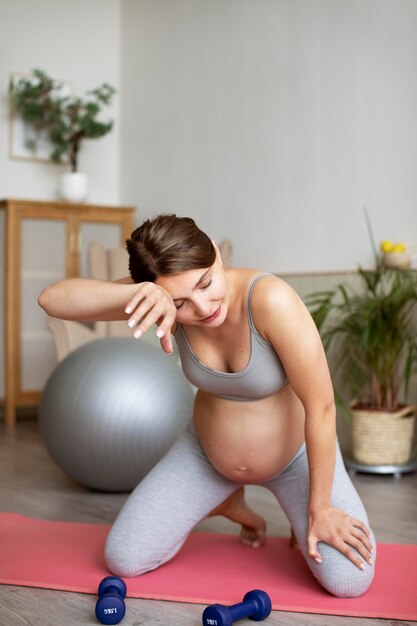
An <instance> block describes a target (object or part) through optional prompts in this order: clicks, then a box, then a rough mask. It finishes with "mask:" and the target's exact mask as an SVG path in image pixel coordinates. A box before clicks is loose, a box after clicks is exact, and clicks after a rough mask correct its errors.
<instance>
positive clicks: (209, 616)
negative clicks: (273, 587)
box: [203, 589, 272, 626]
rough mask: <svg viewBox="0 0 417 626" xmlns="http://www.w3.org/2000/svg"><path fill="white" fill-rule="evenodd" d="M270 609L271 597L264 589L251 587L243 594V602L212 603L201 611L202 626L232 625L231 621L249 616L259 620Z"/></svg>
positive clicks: (263, 617) (255, 620)
mask: <svg viewBox="0 0 417 626" xmlns="http://www.w3.org/2000/svg"><path fill="white" fill-rule="evenodd" d="M271 611H272V604H271V598H270V597H269V596H268V594H267V593H265V591H260V589H253V590H252V591H248V593H247V594H246V595H245V596H244V598H243V602H239V604H233V605H232V606H224V605H223V604H212V605H210V606H208V607H207V608H206V609H205V610H204V613H203V626H232V624H233V622H237V620H239V619H244V618H245V617H249V619H251V620H253V621H254V622H260V621H261V620H263V619H265V617H268V615H269V614H270V612H271Z"/></svg>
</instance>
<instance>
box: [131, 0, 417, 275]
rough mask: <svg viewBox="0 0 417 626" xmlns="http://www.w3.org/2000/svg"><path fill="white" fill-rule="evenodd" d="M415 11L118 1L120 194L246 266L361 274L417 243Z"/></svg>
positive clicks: (391, 5) (305, 0) (216, 0)
mask: <svg viewBox="0 0 417 626" xmlns="http://www.w3.org/2000/svg"><path fill="white" fill-rule="evenodd" d="M416 29H417V2H415V0H296V1H295V0H210V1H206V0H174V1H173V0H122V33H123V37H122V91H123V99H122V122H123V127H122V151H121V194H122V195H121V197H122V200H123V201H124V202H127V203H133V204H136V205H138V206H140V207H141V212H140V217H141V218H143V217H147V216H149V215H152V214H154V213H155V212H158V211H169V210H174V211H177V212H179V213H181V214H190V215H192V216H193V217H195V218H196V219H197V220H198V221H199V223H200V224H201V225H202V227H204V228H205V229H206V230H207V231H209V233H210V234H212V235H213V236H214V237H216V238H221V237H223V236H230V237H232V238H233V241H234V247H235V261H236V263H238V264H243V265H253V266H260V267H263V268H265V269H269V270H271V271H282V272H288V271H320V270H338V269H350V268H355V267H356V266H357V264H358V263H359V262H361V263H363V264H367V263H369V262H370V260H371V252H370V244H369V239H368V234H367V231H366V225H365V219H364V214H363V208H364V206H366V207H368V211H369V213H370V215H371V219H372V222H373V228H374V232H375V237H376V239H377V240H380V239H383V238H390V239H394V240H406V241H410V240H411V241H414V242H417V211H416V206H417V176H416V175H415V163H416V152H417V72H416V71H415V70H416V65H415V64H416V59H417V37H416V36H415V33H416Z"/></svg>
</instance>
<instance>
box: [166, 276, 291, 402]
mask: <svg viewBox="0 0 417 626" xmlns="http://www.w3.org/2000/svg"><path fill="white" fill-rule="evenodd" d="M263 276H267V274H259V275H258V276H255V278H254V279H253V281H252V282H251V284H250V286H249V290H248V295H247V300H246V310H247V313H248V321H249V328H250V357H249V362H248V364H247V366H246V367H245V368H244V369H243V370H241V371H239V372H230V373H229V372H221V371H219V370H214V369H211V368H210V367H207V366H206V365H204V363H202V362H201V361H200V360H199V359H198V358H197V356H196V355H195V354H194V352H193V350H192V348H191V345H190V343H189V341H188V339H187V336H186V334H185V332H184V328H183V326H182V324H177V330H176V333H175V340H176V343H177V345H178V349H179V353H180V357H181V364H182V368H183V371H184V374H185V376H186V377H187V378H188V380H189V381H190V383H191V384H193V385H194V386H195V387H197V388H198V389H201V390H203V391H208V392H210V393H213V394H215V395H216V396H220V397H221V398H226V399H228V400H236V401H239V402H248V401H250V400H260V399H261V398H266V397H267V396H271V395H272V394H273V393H275V392H276V391H278V390H279V389H281V387H284V385H286V384H287V382H288V380H287V375H286V373H285V371H284V368H283V366H282V363H281V361H280V359H279V358H278V356H277V353H276V352H275V350H274V348H273V347H272V345H271V344H270V343H268V342H267V341H265V339H264V338H263V337H262V336H261V335H260V334H259V333H258V331H257V330H256V328H255V324H254V322H253V318H252V312H251V307H250V303H251V296H252V291H253V288H254V286H255V284H256V282H257V281H258V280H259V279H260V278H262V277H263Z"/></svg>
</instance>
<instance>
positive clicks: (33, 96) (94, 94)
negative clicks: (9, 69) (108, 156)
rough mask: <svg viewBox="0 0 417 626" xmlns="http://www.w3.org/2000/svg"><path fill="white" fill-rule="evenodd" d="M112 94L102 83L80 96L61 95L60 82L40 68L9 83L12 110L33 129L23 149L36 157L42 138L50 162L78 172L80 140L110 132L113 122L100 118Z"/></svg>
mask: <svg viewBox="0 0 417 626" xmlns="http://www.w3.org/2000/svg"><path fill="white" fill-rule="evenodd" d="M115 93H116V90H115V89H114V87H112V86H111V85H109V84H108V83H102V84H101V85H100V86H99V87H97V88H96V89H92V90H90V91H87V93H86V94H85V96H84V97H79V96H76V95H69V94H64V93H63V91H62V83H60V82H59V81H55V80H53V79H52V78H50V77H49V76H48V74H47V73H46V72H44V71H43V70H40V69H34V70H32V72H31V75H30V76H28V77H22V78H20V79H18V80H16V81H10V85H9V97H10V105H11V109H12V111H13V112H14V113H16V114H18V115H20V116H21V118H22V120H23V121H24V122H25V123H26V124H28V125H29V126H30V127H31V128H32V129H33V130H34V135H33V137H31V138H30V139H28V141H27V143H26V147H27V148H28V149H29V150H31V151H32V152H33V154H36V150H37V148H38V143H39V140H40V138H41V136H43V137H46V138H47V139H48V141H49V144H50V147H51V148H50V155H49V156H50V159H51V160H52V161H54V162H55V163H67V164H69V166H70V170H71V172H72V173H78V167H79V154H80V149H81V147H82V145H83V143H84V141H85V140H87V139H100V138H101V137H104V135H106V134H107V133H109V132H110V131H111V130H112V128H113V121H111V120H108V121H103V120H101V119H100V115H101V114H102V111H103V109H104V107H107V106H109V105H110V104H111V102H112V100H113V97H114V95H115Z"/></svg>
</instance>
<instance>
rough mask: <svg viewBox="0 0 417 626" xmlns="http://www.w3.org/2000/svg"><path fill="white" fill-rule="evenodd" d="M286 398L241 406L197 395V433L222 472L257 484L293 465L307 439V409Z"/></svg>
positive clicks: (200, 394) (273, 398)
mask: <svg viewBox="0 0 417 626" xmlns="http://www.w3.org/2000/svg"><path fill="white" fill-rule="evenodd" d="M280 393H281V392H278V394H280ZM275 395H277V394H275ZM201 396H203V397H201ZM204 396H206V397H204ZM288 396H289V394H288V392H286V394H285V397H284V398H283V397H282V396H281V397H275V396H270V397H269V398H265V399H263V400H258V401H256V402H250V403H240V402H233V401H230V400H224V399H222V398H217V397H215V396H211V395H210V396H209V395H208V394H207V395H206V394H202V392H199V394H198V395H197V398H196V407H195V416H194V421H195V426H196V431H197V434H198V436H199V439H200V442H201V445H202V446H203V448H204V451H205V453H206V455H207V457H208V459H209V460H210V462H211V463H212V465H213V466H214V467H215V468H216V470H217V471H218V472H220V473H221V474H223V475H224V476H227V477H228V478H230V479H231V480H235V481H237V482H242V483H257V482H262V481H264V480H266V479H268V478H271V477H272V476H274V475H275V474H277V473H278V472H280V471H281V470H282V469H283V468H284V467H285V466H286V465H287V464H288V463H289V462H290V460H291V459H292V458H293V456H294V455H295V454H296V452H297V450H298V449H299V448H300V446H301V445H302V443H303V440H304V411H303V408H302V405H301V403H299V401H297V402H296V403H294V402H293V399H292V398H290V397H288ZM283 409H286V410H283Z"/></svg>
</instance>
